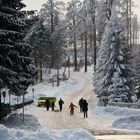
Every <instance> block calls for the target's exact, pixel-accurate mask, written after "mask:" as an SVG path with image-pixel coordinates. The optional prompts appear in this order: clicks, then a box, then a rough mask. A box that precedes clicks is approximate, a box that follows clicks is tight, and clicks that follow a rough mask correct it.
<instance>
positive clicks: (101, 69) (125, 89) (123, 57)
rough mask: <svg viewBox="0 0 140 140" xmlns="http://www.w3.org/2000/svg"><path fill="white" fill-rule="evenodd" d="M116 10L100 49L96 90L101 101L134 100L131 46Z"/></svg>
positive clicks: (96, 73) (106, 29)
mask: <svg viewBox="0 0 140 140" xmlns="http://www.w3.org/2000/svg"><path fill="white" fill-rule="evenodd" d="M126 44H127V42H126V39H125V34H124V30H123V27H122V25H121V24H120V23H119V19H118V17H117V14H116V12H115V11H114V12H113V14H112V16H111V17H110V20H109V22H108V24H107V27H106V28H105V32H104V34H103V39H102V41H101V46H100V50H99V57H98V61H97V71H96V72H95V82H94V84H95V90H96V93H97V95H98V97H99V99H100V101H101V104H102V103H104V102H106V101H113V102H132V96H133V95H134V85H133V80H132V77H133V76H134V72H133V71H132V69H131V68H130V67H129V65H128V60H129V59H128V54H129V52H130V50H129V47H127V46H126Z"/></svg>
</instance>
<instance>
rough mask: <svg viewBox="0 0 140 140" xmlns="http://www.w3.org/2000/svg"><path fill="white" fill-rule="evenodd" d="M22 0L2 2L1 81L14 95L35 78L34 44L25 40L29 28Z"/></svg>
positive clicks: (0, 26)
mask: <svg viewBox="0 0 140 140" xmlns="http://www.w3.org/2000/svg"><path fill="white" fill-rule="evenodd" d="M23 7H25V5H24V4H23V3H22V2H21V0H10V1H9V0H3V1H1V3H0V21H1V22H0V82H1V87H0V88H3V87H7V88H9V89H10V90H11V92H12V93H13V94H15V95H22V94H23V93H25V90H26V89H27V88H28V86H29V84H30V83H31V82H32V80H31V79H32V76H33V75H34V74H35V68H34V66H33V65H32V58H31V57H30V53H31V47H30V46H29V45H28V44H26V42H24V41H23V39H24V37H25V34H26V31H27V29H28V28H29V25H30V24H29V23H30V20H28V19H26V15H25V12H22V11H21V9H22V8H23Z"/></svg>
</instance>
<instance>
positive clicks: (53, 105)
mask: <svg viewBox="0 0 140 140" xmlns="http://www.w3.org/2000/svg"><path fill="white" fill-rule="evenodd" d="M51 106H52V111H54V107H55V103H54V101H52V103H51Z"/></svg>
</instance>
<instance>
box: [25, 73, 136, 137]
mask: <svg viewBox="0 0 140 140" xmlns="http://www.w3.org/2000/svg"><path fill="white" fill-rule="evenodd" d="M72 79H73V80H75V81H76V82H77V83H79V84H78V87H75V90H72V89H70V90H67V93H66V94H63V96H62V94H60V95H61V96H58V97H62V99H63V100H64V102H65V104H64V107H63V111H62V112H52V111H48V112H47V111H46V109H45V108H38V107H31V108H28V109H27V110H26V113H28V114H31V115H33V116H35V117H37V118H38V121H39V122H40V124H41V125H42V127H44V128H47V129H49V130H54V129H56V130H59V129H70V128H72V129H73V128H84V129H86V130H89V131H90V132H91V133H92V134H93V135H116V134H118V135H119V134H120V135H122V134H137V133H136V132H132V131H125V130H124V131H123V130H119V129H113V128H112V122H114V120H115V119H116V118H113V117H111V118H107V117H105V116H102V117H99V116H96V115H92V112H93V108H95V104H96V99H95V94H94V92H93V86H92V82H91V79H90V78H89V76H88V75H86V74H85V73H84V72H79V73H77V72H75V73H73V74H72ZM46 86H47V85H46ZM58 91H59V90H58ZM81 97H82V98H84V99H86V100H87V101H88V103H89V117H88V118H86V119H84V118H83V114H82V113H80V112H79V106H78V101H79V99H80V98H81ZM71 102H73V103H74V104H75V105H76V106H77V108H76V109H75V115H74V116H70V115H69V109H68V107H69V105H70V103H71ZM56 108H58V103H56Z"/></svg>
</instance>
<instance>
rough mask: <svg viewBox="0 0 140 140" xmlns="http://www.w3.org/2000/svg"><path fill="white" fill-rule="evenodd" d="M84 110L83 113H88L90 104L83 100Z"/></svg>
mask: <svg viewBox="0 0 140 140" xmlns="http://www.w3.org/2000/svg"><path fill="white" fill-rule="evenodd" d="M82 110H83V112H86V111H88V103H87V101H86V100H83V106H82Z"/></svg>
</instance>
